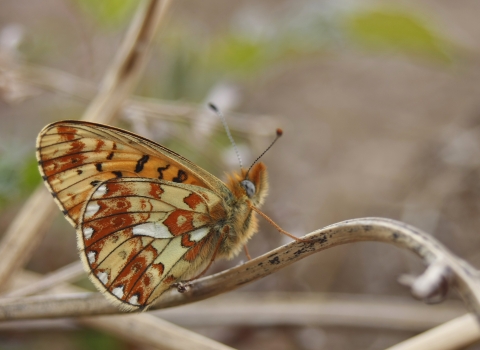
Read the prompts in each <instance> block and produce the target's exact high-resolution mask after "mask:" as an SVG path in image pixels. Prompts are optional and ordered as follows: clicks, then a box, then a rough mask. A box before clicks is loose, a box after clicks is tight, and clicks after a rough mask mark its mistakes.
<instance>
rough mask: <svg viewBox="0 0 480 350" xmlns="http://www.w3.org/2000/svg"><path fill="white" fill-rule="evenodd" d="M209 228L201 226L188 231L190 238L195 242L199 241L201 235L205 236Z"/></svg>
mask: <svg viewBox="0 0 480 350" xmlns="http://www.w3.org/2000/svg"><path fill="white" fill-rule="evenodd" d="M208 232H210V229H209V228H208V227H202V228H199V229H198V230H195V231H192V232H190V240H191V241H195V242H200V241H201V239H202V238H203V237H205V236H206V235H207V234H208Z"/></svg>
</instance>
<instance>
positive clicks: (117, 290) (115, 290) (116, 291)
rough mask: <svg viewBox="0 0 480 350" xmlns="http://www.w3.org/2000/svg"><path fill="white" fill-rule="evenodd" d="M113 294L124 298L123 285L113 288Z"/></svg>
mask: <svg viewBox="0 0 480 350" xmlns="http://www.w3.org/2000/svg"><path fill="white" fill-rule="evenodd" d="M112 294H113V295H115V296H116V297H117V298H118V299H122V298H123V286H120V287H117V288H113V290H112Z"/></svg>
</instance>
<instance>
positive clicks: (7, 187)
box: [0, 145, 41, 207]
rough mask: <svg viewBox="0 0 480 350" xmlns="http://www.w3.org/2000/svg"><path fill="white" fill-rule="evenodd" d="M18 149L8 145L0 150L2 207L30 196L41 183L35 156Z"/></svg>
mask: <svg viewBox="0 0 480 350" xmlns="http://www.w3.org/2000/svg"><path fill="white" fill-rule="evenodd" d="M18 149H19V148H18V147H17V148H15V147H14V146H13V145H7V146H6V147H5V148H3V149H1V150H0V207H2V206H4V205H5V204H7V203H8V201H10V200H14V199H17V198H19V197H20V196H22V195H28V194H30V193H31V192H32V191H33V189H34V188H35V187H36V186H37V185H38V184H39V183H40V182H41V178H40V174H39V173H38V168H37V161H36V159H35V156H34V155H31V156H27V155H26V152H25V150H24V149H23V150H20V151H19V150H18ZM20 149H21V148H20Z"/></svg>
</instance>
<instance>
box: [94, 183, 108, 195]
mask: <svg viewBox="0 0 480 350" xmlns="http://www.w3.org/2000/svg"><path fill="white" fill-rule="evenodd" d="M106 193H107V185H105V184H103V185H102V186H100V187H99V188H98V189H97V190H96V191H95V195H97V194H98V195H100V196H103V195H104V194H106Z"/></svg>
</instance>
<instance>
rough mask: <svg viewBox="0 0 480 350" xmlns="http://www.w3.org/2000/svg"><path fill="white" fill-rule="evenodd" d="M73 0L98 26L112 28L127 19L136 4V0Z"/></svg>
mask: <svg viewBox="0 0 480 350" xmlns="http://www.w3.org/2000/svg"><path fill="white" fill-rule="evenodd" d="M73 1H74V2H75V3H76V4H77V5H78V6H79V8H81V9H82V10H83V11H84V12H85V13H86V14H88V15H90V16H91V17H92V18H93V19H94V20H95V21H96V22H97V23H98V24H99V25H100V26H102V27H105V28H112V29H113V28H115V27H116V26H118V25H119V24H122V23H124V22H125V20H128V19H129V18H130V17H131V16H132V14H133V12H134V11H135V7H136V6H137V5H138V1H133V0H101V1H97V0H73Z"/></svg>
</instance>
